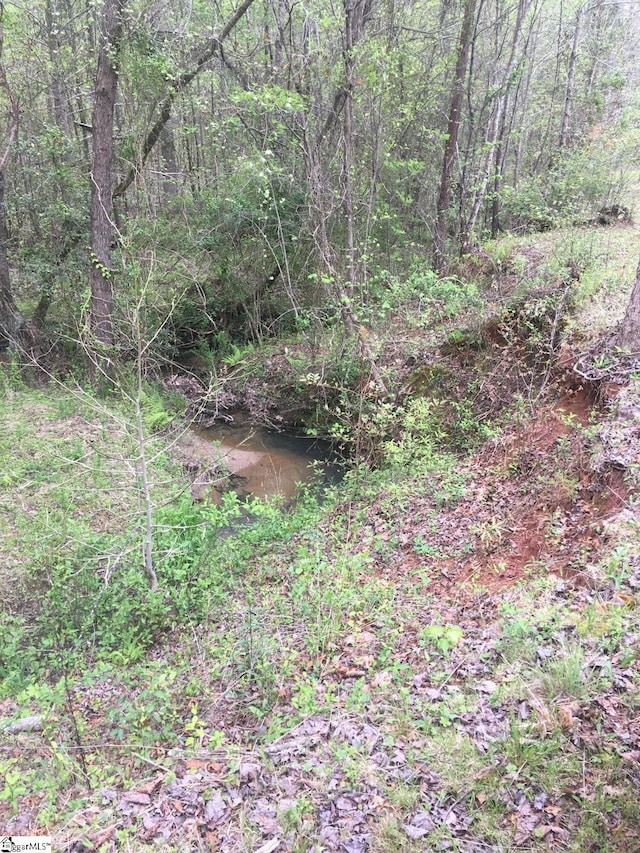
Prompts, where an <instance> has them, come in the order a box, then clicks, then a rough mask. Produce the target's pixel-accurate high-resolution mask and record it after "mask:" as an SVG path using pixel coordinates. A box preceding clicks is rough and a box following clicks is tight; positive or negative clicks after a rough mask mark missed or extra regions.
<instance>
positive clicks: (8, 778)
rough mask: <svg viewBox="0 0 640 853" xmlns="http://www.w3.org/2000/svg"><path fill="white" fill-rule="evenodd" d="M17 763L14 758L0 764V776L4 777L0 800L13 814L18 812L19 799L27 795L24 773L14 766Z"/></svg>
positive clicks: (27, 789)
mask: <svg viewBox="0 0 640 853" xmlns="http://www.w3.org/2000/svg"><path fill="white" fill-rule="evenodd" d="M17 763H18V762H17V760H16V759H14V758H10V759H8V760H7V761H3V762H0V775H2V776H3V777H4V787H3V788H2V789H1V790H0V800H3V801H4V802H6V803H8V804H9V805H10V807H11V811H12V812H13V813H14V814H15V813H17V812H18V809H19V801H20V797H21V796H23V795H24V794H28V793H29V788H28V787H27V785H26V784H25V778H26V777H25V773H24V772H23V771H22V770H20V769H19V768H18V767H17V766H16V765H17Z"/></svg>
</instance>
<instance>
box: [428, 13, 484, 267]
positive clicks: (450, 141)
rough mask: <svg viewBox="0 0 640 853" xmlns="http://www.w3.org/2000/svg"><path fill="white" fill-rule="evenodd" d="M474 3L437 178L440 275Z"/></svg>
mask: <svg viewBox="0 0 640 853" xmlns="http://www.w3.org/2000/svg"><path fill="white" fill-rule="evenodd" d="M475 6H476V2H475V0H466V3H465V6H464V17H463V19H462V27H461V29H460V40H459V42H458V55H457V58H456V70H455V76H454V81H453V94H452V96H451V106H450V107H449V119H448V121H447V136H446V139H445V143H444V157H443V161H442V176H441V178H440V191H439V193H438V202H437V206H436V210H437V216H436V230H435V234H434V247H433V248H434V252H433V261H434V264H435V268H436V269H437V270H438V271H440V272H442V271H443V270H444V268H445V264H446V244H447V230H448V225H449V209H450V207H451V182H452V178H453V164H454V161H455V157H456V152H457V150H458V131H459V130H460V114H461V112H462V99H463V97H464V81H465V78H466V75H467V63H468V59H469V48H470V45H471V33H472V29H473V20H474V14H475Z"/></svg>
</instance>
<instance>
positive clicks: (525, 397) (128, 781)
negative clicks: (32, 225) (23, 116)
mask: <svg viewBox="0 0 640 853" xmlns="http://www.w3.org/2000/svg"><path fill="white" fill-rule="evenodd" d="M637 248H638V239H637V230H636V229H635V228H634V227H633V226H630V225H625V226H614V227H610V228H581V229H571V230H567V231H564V232H549V233H547V234H545V235H537V236H535V237H533V236H532V237H524V238H520V239H515V238H507V239H505V240H504V241H502V242H497V243H495V244H490V245H489V246H487V247H486V248H485V249H483V250H482V251H481V252H479V253H477V254H474V255H473V256H471V257H469V258H467V259H466V260H465V261H464V262H463V263H464V266H461V267H460V269H458V270H457V271H456V274H455V275H454V276H451V277H449V278H446V279H445V278H442V279H438V280H433V281H432V283H431V285H430V287H431V290H429V289H426V290H425V289H422V290H420V289H419V288H418V287H413V289H412V288H411V287H409V286H406V287H405V288H404V290H402V291H400V290H396V291H395V292H393V293H390V295H389V296H390V298H389V301H390V302H391V303H393V308H389V309H385V311H384V312H382V315H381V316H379V317H377V318H373V317H372V318H371V321H370V322H369V325H368V329H367V335H368V339H369V341H370V342H371V346H372V348H373V349H374V350H375V352H376V354H377V357H378V363H379V365H380V369H381V371H382V373H383V375H384V377H385V380H386V382H387V383H388V384H389V386H391V387H393V388H395V389H396V392H395V394H394V395H393V398H392V399H389V398H388V399H386V400H384V399H381V398H380V396H379V395H378V394H377V393H376V390H375V386H374V384H373V383H372V382H371V381H370V378H369V377H368V376H367V373H366V368H365V367H363V365H362V364H359V365H358V364H356V366H355V370H351V371H347V370H346V367H345V365H347V364H348V363H349V358H348V350H347V349H345V348H346V347H348V346H349V344H348V341H347V342H345V341H344V340H342V339H339V337H338V335H337V333H336V332H332V331H331V330H329V331H328V332H326V333H325V334H324V335H323V336H322V337H321V338H319V339H317V340H313V339H312V338H311V336H309V335H300V336H299V337H297V338H290V339H287V340H286V341H278V342H272V343H268V344H267V345H265V347H264V348H247V349H246V350H245V351H238V352H237V353H236V355H235V356H234V358H233V359H230V360H229V361H230V362H231V363H228V364H226V365H225V366H224V367H222V368H221V369H220V371H219V374H218V379H217V381H218V383H219V384H218V392H219V394H218V396H217V397H216V396H215V394H214V397H213V398H212V397H211V396H209V397H207V398H206V399H205V401H204V405H205V408H206V413H205V415H204V417H205V418H206V417H212V414H211V413H212V412H213V411H215V412H216V413H218V414H220V413H221V412H222V413H224V412H225V411H227V410H229V411H231V410H232V409H234V408H237V407H238V406H243V407H244V409H245V411H248V412H249V414H250V416H251V417H252V418H254V420H255V421H256V422H261V423H263V424H267V425H271V426H273V425H280V426H281V427H285V426H286V427H289V428H293V427H294V426H295V427H297V428H299V427H300V424H302V423H304V424H305V425H306V428H307V429H310V430H315V431H316V432H318V433H320V434H327V435H332V436H333V437H334V439H335V440H336V441H337V442H338V443H339V444H340V445H341V446H342V448H343V452H344V453H345V455H346V456H347V458H348V459H350V461H349V464H348V465H347V469H346V473H345V476H344V479H343V481H342V482H341V483H340V484H339V485H336V486H333V487H331V488H329V489H328V490H327V491H325V492H323V493H322V494H318V493H317V492H315V491H314V490H313V489H311V490H308V491H306V492H305V493H304V494H302V495H301V496H300V497H299V498H298V500H297V501H296V502H295V503H294V504H291V505H289V506H280V504H279V502H278V501H277V500H272V501H266V502H259V501H252V502H250V504H249V507H248V509H247V508H243V507H242V506H241V505H240V504H239V503H238V502H237V500H236V499H235V498H234V496H233V494H231V493H226V494H225V495H223V497H222V500H221V502H220V503H219V505H213V504H209V503H207V502H204V503H195V502H194V501H193V500H192V498H191V494H190V491H189V487H190V481H191V480H192V479H193V478H194V476H197V474H198V472H197V471H196V470H194V469H193V466H192V468H191V469H190V470H187V469H186V468H185V467H184V464H181V462H182V463H184V458H181V457H180V455H179V454H176V450H175V441H176V439H177V436H178V433H179V431H180V427H181V426H182V425H183V424H184V423H185V421H184V417H185V411H186V412H187V413H188V410H189V405H192V404H193V399H191V400H190V402H189V403H185V402H184V401H182V400H181V398H180V397H179V396H178V395H176V393H175V384H176V383H175V381H174V383H173V386H174V388H173V391H172V393H171V394H170V395H169V396H167V394H166V391H162V389H161V388H160V387H159V386H157V387H154V388H151V387H147V388H146V390H145V398H144V404H143V406H142V414H143V416H144V417H143V425H144V430H145V436H146V437H145V439H144V449H145V452H146V457H145V458H146V459H147V460H148V463H149V473H150V477H151V485H150V497H151V502H152V505H153V524H154V527H153V548H154V558H155V560H156V564H155V565H156V570H157V573H158V581H159V590H158V591H157V592H150V591H149V590H148V586H147V584H146V581H145V577H144V572H143V570H142V567H141V557H140V553H141V548H142V545H143V542H144V531H145V528H144V523H143V521H142V520H141V519H143V518H144V506H143V504H144V501H143V498H144V493H143V491H142V486H141V480H140V470H141V469H140V452H141V451H140V448H141V445H140V444H139V443H137V438H136V436H137V435H138V434H137V432H136V423H137V422H136V417H135V412H134V411H133V409H132V405H131V400H132V399H133V397H132V396H127V394H125V395H124V396H122V397H121V398H114V399H108V398H107V399H104V398H102V399H101V398H99V397H96V396H94V395H93V394H92V393H91V392H87V391H86V390H84V389H83V388H82V387H81V386H80V385H79V384H77V383H74V382H73V381H72V380H67V381H66V382H65V383H63V384H60V383H57V382H54V381H53V380H49V381H48V382H47V383H42V381H40V383H39V387H38V388H35V387H33V385H29V384H25V382H24V381H23V379H22V378H21V377H20V376H18V375H17V374H15V372H13V373H12V371H11V365H10V364H8V363H5V364H3V373H2V413H3V423H4V425H5V428H4V430H3V436H2V441H1V445H0V446H1V452H2V456H3V470H4V472H5V473H4V483H3V485H4V490H3V497H2V530H1V536H2V550H3V555H4V560H3V568H2V584H3V587H4V594H3V598H4V602H5V605H4V606H5V612H4V617H3V624H4V626H5V630H4V631H3V636H2V640H1V641H0V642H1V645H0V664H1V666H2V675H3V682H2V697H3V699H2V702H1V704H0V715H1V717H2V734H1V735H0V738H1V744H2V753H1V763H2V778H3V779H4V782H3V783H2V784H3V785H4V787H3V788H2V790H0V804H1V806H0V808H1V811H2V826H3V828H4V831H5V832H7V833H8V834H9V835H14V836H16V835H43V834H50V835H52V837H53V841H54V849H57V850H58V849H59V850H65V851H69V853H71V851H73V853H81V851H103V853H105V852H106V851H110V850H126V851H132V853H138V852H139V851H150V850H157V849H163V850H175V851H184V850H187V849H189V850H200V851H204V850H219V851H225V853H237V851H240V850H251V851H254V853H275V851H311V850H313V851H321V850H322V851H333V850H336V851H337V850H340V851H345V850H346V851H350V853H360V852H361V851H380V853H382V851H385V853H387V851H424V850H434V851H435V850H457V851H469V853H471V851H486V850H492V851H516V850H528V851H532V850H549V849H551V850H568V851H575V852H576V853H578V851H580V852H581V853H583V851H605V850H611V851H617V850H626V851H632V850H640V807H639V805H638V799H637V789H638V784H639V783H640V765H639V761H640V740H639V739H640V723H639V718H638V698H637V697H638V682H639V679H640V658H639V657H638V654H639V653H638V648H639V645H638V639H639V632H640V609H639V602H638V589H639V588H640V550H639V549H640V537H639V535H638V510H637V506H636V492H637V488H638V471H639V467H638V463H639V462H640V457H639V456H638V452H639V451H638V432H637V431H638V427H637V424H638V422H639V420H638V412H639V411H640V380H639V379H638V376H637V374H636V373H635V372H634V366H633V365H631V368H629V362H628V359H627V361H624V360H623V358H622V356H621V355H620V354H619V353H616V351H615V350H613V349H610V348H609V349H608V348H607V343H606V340H607V338H606V336H607V334H608V333H609V332H610V331H611V329H612V328H613V327H614V325H615V323H616V322H617V321H618V320H619V319H620V317H621V316H622V312H623V311H624V306H625V301H626V299H627V298H628V293H629V288H630V284H631V281H632V278H633V270H634V269H635V263H636V256H637ZM568 271H569V272H570V274H569V272H568ZM421 287H422V285H421ZM623 361H624V363H623ZM350 366H351V367H353V365H352V364H351V365H350ZM192 370H195V373H194V374H193V375H192V376H191V378H190V380H189V381H190V382H191V383H192V385H191V388H192V389H193V388H196V389H197V388H204V387H205V386H206V385H207V381H206V378H205V376H204V373H203V369H202V368H199V369H198V368H197V367H195V368H194V367H192ZM176 375H177V374H176ZM193 383H195V385H194V384H193ZM166 384H167V383H166V381H165V385H166ZM169 384H170V385H171V383H169ZM196 396H197V394H196ZM205 396H206V395H205ZM212 400H213V402H212ZM347 426H349V427H350V429H349V430H348V429H347ZM356 453H357V454H358V455H357V456H356ZM247 513H248V514H249V517H250V522H251V523H249V524H246V523H245V524H240V525H239V524H237V520H238V518H239V517H241V516H242V515H243V514H244V515H245V516H246V515H247ZM234 524H235V527H234ZM229 529H231V530H232V533H231V535H228V530H229Z"/></svg>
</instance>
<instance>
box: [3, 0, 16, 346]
mask: <svg viewBox="0 0 640 853" xmlns="http://www.w3.org/2000/svg"><path fill="white" fill-rule="evenodd" d="M3 16H4V4H3V3H0V89H1V90H2V91H3V92H4V94H5V96H6V98H7V101H8V104H9V122H8V130H7V134H6V140H7V141H6V145H5V149H4V152H3V154H2V156H1V157H0V349H6V348H7V347H8V346H15V345H16V344H17V343H18V336H19V332H20V327H21V318H20V314H19V313H18V309H17V307H16V303H15V300H14V298H13V290H12V288H11V271H10V269H9V254H8V250H9V234H8V230H7V212H6V203H5V186H6V169H7V163H8V162H9V157H10V155H11V149H12V147H13V143H14V142H15V140H16V137H17V135H18V123H19V119H20V111H19V108H18V101H17V99H16V97H15V95H14V93H13V91H12V89H11V87H10V85H9V81H8V80H7V75H6V72H5V68H4V63H3V61H2V48H3V44H4V29H3Z"/></svg>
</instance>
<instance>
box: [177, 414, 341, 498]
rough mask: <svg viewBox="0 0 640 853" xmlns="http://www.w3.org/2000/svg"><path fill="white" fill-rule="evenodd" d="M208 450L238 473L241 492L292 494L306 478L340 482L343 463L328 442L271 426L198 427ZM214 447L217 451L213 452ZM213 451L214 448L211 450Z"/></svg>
mask: <svg viewBox="0 0 640 853" xmlns="http://www.w3.org/2000/svg"><path fill="white" fill-rule="evenodd" d="M193 432H194V433H195V437H196V438H197V439H198V440H199V442H200V441H206V442H207V443H208V444H209V445H210V446H211V447H210V450H209V453H210V454H211V456H212V457H213V458H214V459H216V460H217V461H219V462H220V463H221V464H222V465H223V466H224V467H225V468H227V469H228V470H229V471H230V473H231V474H233V475H235V476H236V477H237V478H241V479H239V484H238V486H236V487H235V488H234V490H235V491H237V492H238V493H239V494H241V495H253V496H255V497H258V498H266V497H269V496H271V495H281V496H282V497H284V498H285V500H292V499H293V498H294V497H295V494H296V491H297V490H298V488H299V486H300V485H301V484H309V483H312V482H314V481H315V482H319V483H320V484H323V485H330V484H331V483H335V482H338V481H339V479H340V478H341V476H342V473H343V468H342V465H341V464H340V463H339V461H338V458H337V457H336V455H335V453H334V451H333V450H332V449H331V446H330V445H329V444H328V442H322V441H319V440H317V439H314V438H308V437H306V436H293V435H285V434H283V433H276V432H269V431H268V430H266V429H262V428H261V427H255V426H251V425H249V424H243V425H238V426H236V425H233V426H231V425H227V424H224V425H220V426H215V427H211V428H209V429H195V430H193ZM211 451H213V453H211ZM208 455H209V454H208Z"/></svg>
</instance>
